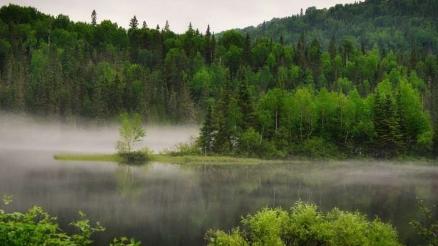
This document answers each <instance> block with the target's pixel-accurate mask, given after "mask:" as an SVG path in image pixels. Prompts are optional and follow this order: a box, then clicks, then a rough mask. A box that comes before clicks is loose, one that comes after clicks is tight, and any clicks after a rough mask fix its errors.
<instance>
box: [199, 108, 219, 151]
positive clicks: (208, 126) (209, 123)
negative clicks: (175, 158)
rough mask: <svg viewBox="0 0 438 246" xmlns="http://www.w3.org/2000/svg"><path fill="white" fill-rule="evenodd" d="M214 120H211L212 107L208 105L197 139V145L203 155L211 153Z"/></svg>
mask: <svg viewBox="0 0 438 246" xmlns="http://www.w3.org/2000/svg"><path fill="white" fill-rule="evenodd" d="M214 128H215V127H214V119H213V106H212V105H211V104H209V105H208V108H207V114H206V116H205V120H204V123H203V124H202V128H201V135H200V137H199V143H200V145H201V148H202V151H203V152H204V154H208V153H210V152H212V151H213V146H214V140H215V139H214V131H215V129H214Z"/></svg>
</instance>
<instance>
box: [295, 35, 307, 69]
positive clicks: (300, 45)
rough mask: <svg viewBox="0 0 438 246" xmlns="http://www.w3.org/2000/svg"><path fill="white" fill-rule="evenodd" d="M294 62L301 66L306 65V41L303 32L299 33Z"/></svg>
mask: <svg viewBox="0 0 438 246" xmlns="http://www.w3.org/2000/svg"><path fill="white" fill-rule="evenodd" d="M295 59H296V63H297V64H298V65H300V66H301V67H302V68H305V67H306V41H305V37H304V33H302V34H301V36H300V39H299V40H298V42H297V48H296V57H295Z"/></svg>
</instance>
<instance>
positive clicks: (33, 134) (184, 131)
mask: <svg viewBox="0 0 438 246" xmlns="http://www.w3.org/2000/svg"><path fill="white" fill-rule="evenodd" d="M118 127H119V126H118V125H117V123H116V122H114V123H112V124H100V125H99V124H95V123H94V124H93V123H89V122H88V123H81V122H79V123H78V122H77V121H76V122H75V123H63V122H61V121H60V120H54V119H42V118H35V117H31V116H24V115H14V114H9V113H4V112H0V149H23V150H47V151H58V152H87V153H101V152H102V153H111V152H114V151H115V145H116V141H117V140H118V137H119V132H118ZM145 129H146V137H145V138H144V140H143V142H142V143H141V144H139V146H138V147H141V146H146V147H148V148H150V149H151V150H153V151H155V152H159V151H162V150H166V149H171V148H173V147H175V145H177V144H179V143H184V142H189V141H191V139H192V138H194V137H196V136H197V135H198V129H199V127H198V126H196V125H184V126H172V125H165V124H164V125H159V124H146V125H145Z"/></svg>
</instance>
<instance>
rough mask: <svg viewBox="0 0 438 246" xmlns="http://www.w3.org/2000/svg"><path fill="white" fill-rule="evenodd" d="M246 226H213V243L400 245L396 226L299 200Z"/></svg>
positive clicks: (251, 219)
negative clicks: (226, 227) (322, 208)
mask: <svg viewBox="0 0 438 246" xmlns="http://www.w3.org/2000/svg"><path fill="white" fill-rule="evenodd" d="M242 224H243V227H242V228H243V229H239V228H235V229H233V230H232V231H231V232H230V233H226V232H223V231H220V230H210V231H209V232H207V235H206V239H207V241H208V245H210V246H223V245H227V246H237V245H239V246H243V245H270V246H276V245H278V246H280V245H293V246H298V245H300V246H301V245H336V246H347V245H348V246H355V245H357V246H359V245H369V246H372V245H379V246H393V245H400V243H399V241H398V236H397V232H396V231H395V230H394V228H393V227H392V226H391V225H389V224H385V223H383V222H381V221H380V220H378V219H375V220H373V221H369V220H367V218H366V217H365V216H364V215H362V214H359V213H351V212H344V211H341V210H339V209H336V208H335V209H333V210H332V211H330V212H328V213H323V212H321V211H319V210H318V208H317V207H316V206H315V205H312V204H304V203H301V202H298V203H296V204H295V206H294V207H292V208H291V210H290V211H285V210H283V209H279V208H277V209H270V208H265V209H262V210H261V211H259V212H257V213H256V214H254V215H248V216H247V217H245V218H243V219H242Z"/></svg>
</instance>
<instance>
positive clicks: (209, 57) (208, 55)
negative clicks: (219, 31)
mask: <svg viewBox="0 0 438 246" xmlns="http://www.w3.org/2000/svg"><path fill="white" fill-rule="evenodd" d="M204 42H205V47H204V59H205V63H206V64H207V65H211V63H212V61H213V51H212V39H211V32H210V25H208V26H207V31H205V37H204Z"/></svg>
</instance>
